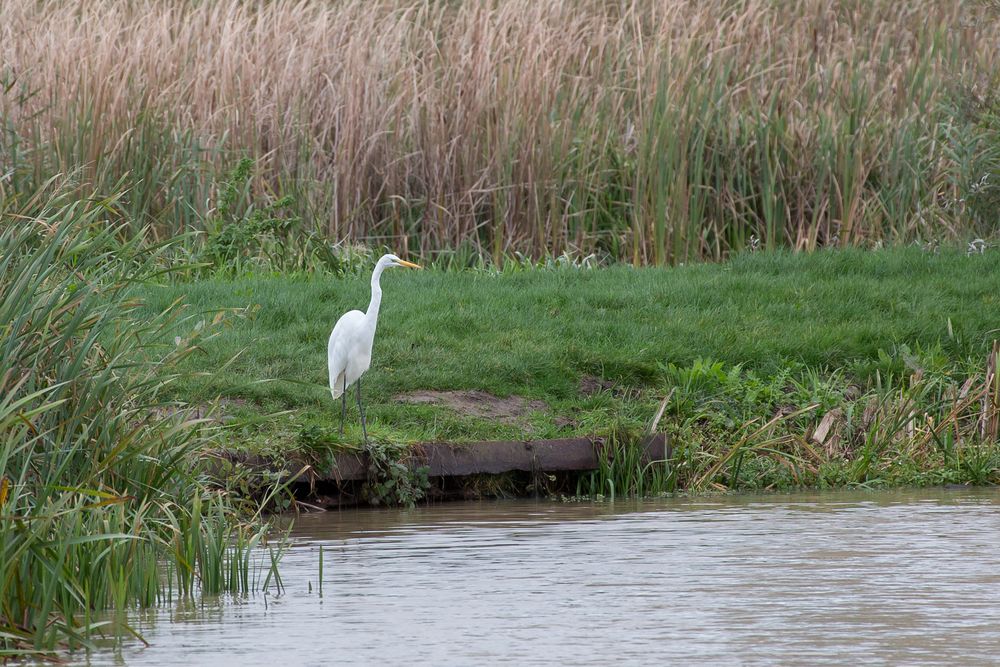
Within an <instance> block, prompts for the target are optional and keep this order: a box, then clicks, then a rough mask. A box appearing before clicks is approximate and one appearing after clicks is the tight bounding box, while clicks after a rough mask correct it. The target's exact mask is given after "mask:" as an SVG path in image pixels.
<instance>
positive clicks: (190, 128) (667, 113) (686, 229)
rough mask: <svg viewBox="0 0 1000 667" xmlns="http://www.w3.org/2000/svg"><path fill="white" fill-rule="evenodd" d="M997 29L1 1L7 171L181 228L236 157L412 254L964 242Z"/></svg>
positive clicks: (688, 6)
mask: <svg viewBox="0 0 1000 667" xmlns="http://www.w3.org/2000/svg"><path fill="white" fill-rule="evenodd" d="M998 35H1000V30H997V21H996V15H995V12H991V11H990V8H989V7H985V6H982V5H976V4H974V3H957V2H932V3H926V2H918V1H917V0H903V1H897V0H875V1H873V2H844V1H842V0H795V1H794V2H774V1H773V0H708V1H706V2H700V1H699V2H696V1H695V0H678V1H677V2H669V3H663V2H659V1H657V0H636V1H635V2H631V3H625V4H608V3H606V2H603V1H600V0H584V1H583V2H576V1H571V0H557V1H555V2H546V3H537V2H531V1H530V0H497V1H495V2H486V3H480V2H474V3H424V2H417V1H416V0H379V1H376V2H368V1H360V0H354V1H347V2H337V3H306V2H292V1H290V0H275V1H274V2H264V3H245V2H240V1H239V0H223V1H221V2H213V3H201V2H191V1H190V0H169V1H166V2H155V3H132V2H120V1H118V0H98V1H97V2H91V3H84V4H81V3H71V2H64V1H60V0H49V1H47V2H30V3H4V4H3V5H2V6H0V81H2V82H3V85H2V87H0V90H2V91H3V94H2V95H0V114H2V117H3V139H2V140H0V175H2V176H4V177H7V178H10V179H12V180H14V181H18V182H22V183H24V184H25V187H29V186H32V187H37V184H38V182H40V181H43V180H44V179H45V178H46V177H47V175H49V174H53V173H58V172H65V171H67V170H70V169H75V168H80V169H82V170H83V173H84V174H85V179H84V184H85V186H87V187H94V186H95V185H96V186H97V187H98V189H102V190H105V191H107V190H109V189H110V186H111V185H112V184H115V183H118V182H119V181H123V183H124V184H125V185H126V186H127V189H128V193H127V195H126V196H124V197H123V198H122V200H121V202H120V205H121V206H123V207H124V208H126V209H127V210H128V211H129V212H130V214H131V218H132V219H133V220H135V221H137V223H136V224H138V225H144V224H146V223H147V222H150V221H152V222H155V223H157V225H158V229H159V230H160V233H163V234H173V233H174V232H176V231H177V230H179V229H187V228H189V227H191V226H194V227H199V226H200V225H201V224H202V221H203V219H204V218H206V217H208V216H210V214H211V212H210V211H209V210H208V207H209V204H208V202H211V201H213V200H214V197H213V193H212V189H213V182H214V179H215V178H216V177H218V176H219V175H220V174H222V173H225V171H226V170H227V169H229V168H230V167H231V166H232V165H233V164H235V163H236V162H237V160H238V158H239V157H243V156H249V157H252V158H254V159H255V160H256V162H257V165H258V169H259V170H260V176H261V181H260V182H261V185H260V186H259V187H261V188H263V189H266V190H270V191H272V192H274V193H278V194H280V195H292V197H293V199H294V202H295V204H294V205H295V207H296V209H297V213H298V215H300V216H301V217H302V218H303V219H304V220H305V222H306V224H307V228H309V229H312V230H316V231H321V232H323V233H325V234H326V235H328V236H330V237H333V238H335V239H338V240H340V239H345V238H351V239H353V240H363V241H366V242H369V243H375V244H378V243H387V244H391V245H392V246H393V247H395V248H397V249H400V252H403V253H405V252H419V253H421V254H424V255H428V254H431V252H432V251H437V250H444V249H456V248H466V247H471V248H473V249H474V250H475V251H476V252H478V253H486V254H489V255H492V256H493V257H494V258H498V257H499V256H500V255H501V254H504V253H512V252H513V251H520V252H523V253H525V254H528V255H532V256H535V257H537V256H539V255H545V254H549V255H558V254H560V253H562V252H564V251H567V250H570V251H578V252H583V253H589V252H600V253H607V254H610V255H611V256H613V257H615V258H617V259H624V260H630V261H634V262H657V263H660V262H681V261H688V260H693V259H698V258H719V257H722V256H725V255H726V254H727V253H729V252H731V251H733V250H740V249H743V248H746V247H776V246H787V247H793V248H797V249H811V248H815V247H817V246H821V245H849V244H875V243H878V242H900V241H909V240H914V239H919V240H925V239H927V238H938V239H941V238H956V237H959V238H966V237H970V235H971V234H977V235H982V233H985V232H984V231H983V229H984V228H986V230H987V231H988V229H989V228H990V227H989V225H990V224H992V222H993V220H992V218H991V216H994V215H995V213H996V211H995V208H993V207H985V208H984V205H983V202H989V201H995V196H994V194H995V187H996V181H997V180H1000V178H998V176H997V174H1000V171H998V165H1000V148H998V146H1000V142H997V140H996V132H995V126H993V125H991V124H990V123H988V122H981V121H982V119H983V118H985V117H987V116H989V115H990V114H991V113H995V112H994V111H991V110H993V109H994V107H995V100H994V98H992V97H990V93H989V91H990V90H992V89H994V88H995V83H996V72H997V71H998V70H997V54H998V53H1000V38H998ZM984 176H987V177H989V178H987V180H986V181H985V183H986V184H989V187H988V188H987V190H988V191H987V192H985V194H984V191H979V190H977V191H975V192H974V191H973V186H974V185H975V184H978V183H982V182H983V178H984ZM990 178H992V179H993V180H992V181H990V180H989V179H990Z"/></svg>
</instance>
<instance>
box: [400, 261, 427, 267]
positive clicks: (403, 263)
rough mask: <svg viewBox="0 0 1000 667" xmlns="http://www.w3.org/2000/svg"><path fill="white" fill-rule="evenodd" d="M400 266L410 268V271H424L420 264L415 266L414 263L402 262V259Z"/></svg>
mask: <svg viewBox="0 0 1000 667" xmlns="http://www.w3.org/2000/svg"><path fill="white" fill-rule="evenodd" d="M399 265H400V266H405V267H407V268H410V269H422V268H423V267H422V266H420V265H419V264H414V263H413V262H407V261H405V260H402V259H401V260H399Z"/></svg>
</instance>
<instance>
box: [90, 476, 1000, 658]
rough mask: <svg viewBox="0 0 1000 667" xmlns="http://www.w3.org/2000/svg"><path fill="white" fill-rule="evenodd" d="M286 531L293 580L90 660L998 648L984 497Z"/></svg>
mask: <svg viewBox="0 0 1000 667" xmlns="http://www.w3.org/2000/svg"><path fill="white" fill-rule="evenodd" d="M292 536H293V540H294V543H293V546H292V547H291V548H290V550H289V551H288V553H287V555H286V557H285V559H284V560H283V562H282V569H281V571H282V574H283V578H284V581H285V585H286V587H287V590H286V593H285V594H284V595H282V596H279V597H275V596H273V595H269V596H267V600H266V602H267V604H266V606H265V600H264V597H263V596H260V595H258V596H257V597H255V598H251V599H249V600H245V601H232V600H228V601H217V602H215V603H212V604H206V605H203V606H201V607H199V608H197V609H183V608H179V609H173V610H170V609H166V610H161V611H158V612H155V613H150V614H147V615H146V616H144V617H142V618H140V619H138V625H139V627H140V630H141V631H142V632H143V633H144V635H145V637H146V638H147V639H148V640H149V641H150V643H151V644H152V646H151V647H150V648H143V647H141V646H137V645H128V646H126V647H125V648H124V649H123V650H122V651H121V652H120V653H117V654H115V653H107V654H94V655H92V656H90V663H89V664H93V665H104V664H123V663H125V664H128V665H159V666H164V665H185V666H187V665H201V664H212V665H238V666H240V667H247V666H249V665H269V666H272V667H274V666H278V665H280V666H284V665H288V666H292V665H329V664H335V663H349V664H413V663H446V664H454V665H475V664H516V665H524V664H546V665H578V664H608V663H610V662H612V661H613V662H614V663H615V664H664V663H680V664H687V663H695V662H698V663H704V662H709V663H713V664H749V665H755V664H783V665H791V664H809V665H814V664H824V663H829V664H844V663H854V662H857V661H864V662H865V663H866V664H893V665H896V664H956V663H960V664H965V665H970V664H995V662H996V660H997V656H998V655H1000V604H998V603H997V602H996V591H997V585H998V584H1000V493H998V492H994V491H965V490H962V491H919V492H902V493H877V494H876V493H851V494H844V493H837V494H824V495H816V494H812V495H805V494H803V495H787V496H768V497H726V498H714V499H677V500H666V501H656V502H633V503H624V502H616V503H614V504H613V505H612V504H589V503H588V504H575V503H567V504H562V503H547V502H527V501H516V502H480V503H457V504H442V505H438V506H434V507H428V508H418V509H414V510H356V511H344V512H339V513H338V512H330V513H323V514H313V515H307V516H302V517H300V518H298V519H297V520H296V523H295V528H294V531H293V533H292ZM319 545H323V548H324V580H325V581H324V586H323V593H324V597H323V598H322V599H321V598H320V597H319V595H318V591H317V586H316V581H317V574H318V548H319ZM310 583H312V586H313V589H312V592H311V593H310V592H309V584H310Z"/></svg>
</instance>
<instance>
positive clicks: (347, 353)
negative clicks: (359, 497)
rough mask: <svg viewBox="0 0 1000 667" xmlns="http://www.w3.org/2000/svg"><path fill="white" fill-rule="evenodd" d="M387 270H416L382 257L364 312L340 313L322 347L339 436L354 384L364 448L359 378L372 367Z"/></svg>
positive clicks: (397, 258) (409, 263)
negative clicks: (339, 404) (339, 405)
mask: <svg viewBox="0 0 1000 667" xmlns="http://www.w3.org/2000/svg"><path fill="white" fill-rule="evenodd" d="M390 266H405V267H408V268H411V269H419V268H420V267H419V266H417V265H416V264H414V263H413V262H405V261H403V260H401V259H400V258H399V257H396V256H395V255H382V258H381V259H379V260H378V263H377V264H376V265H375V270H374V271H372V300H371V302H369V304H368V312H365V313H362V312H361V311H360V310H352V311H350V312H347V313H344V314H343V315H341V316H340V319H339V320H337V324H336V325H335V326H334V327H333V332H331V333H330V342H329V343H327V346H326V358H327V366H328V367H329V369H330V393H331V394H332V395H333V400H337V398H341V400H342V403H343V408H342V410H341V413H340V433H341V435H343V433H344V419H345V418H346V417H347V388H348V387H349V386H350V385H352V384H354V383H355V382H357V383H358V386H357V389H356V391H355V394H356V395H357V397H358V412H360V413H361V432H362V433H363V434H364V436H365V444H368V427H367V426H366V425H365V410H364V408H362V407H361V376H362V375H364V372H365V371H367V370H368V367H369V366H371V363H372V343H373V342H374V341H375V325H376V324H378V309H379V306H380V305H381V303H382V287H381V286H380V285H379V279H380V278H381V277H382V272H383V271H385V270H386V269H387V268H389V267H390Z"/></svg>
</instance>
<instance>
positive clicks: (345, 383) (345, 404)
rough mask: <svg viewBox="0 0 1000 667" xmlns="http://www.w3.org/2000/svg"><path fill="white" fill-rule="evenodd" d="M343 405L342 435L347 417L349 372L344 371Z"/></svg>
mask: <svg viewBox="0 0 1000 667" xmlns="http://www.w3.org/2000/svg"><path fill="white" fill-rule="evenodd" d="M340 398H341V399H343V400H342V401H341V405H343V408H342V409H341V411H340V435H344V420H345V419H347V373H344V391H342V392H341V393H340Z"/></svg>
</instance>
